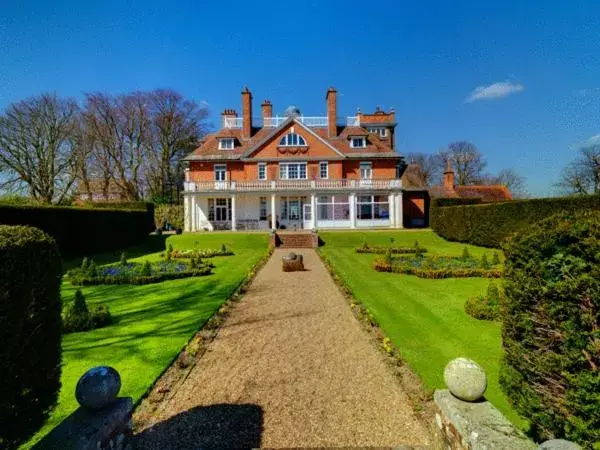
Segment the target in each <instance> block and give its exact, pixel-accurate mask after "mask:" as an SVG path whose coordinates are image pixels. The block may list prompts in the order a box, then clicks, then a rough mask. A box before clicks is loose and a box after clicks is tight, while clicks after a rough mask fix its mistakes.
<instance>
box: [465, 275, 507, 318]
mask: <svg viewBox="0 0 600 450" xmlns="http://www.w3.org/2000/svg"><path fill="white" fill-rule="evenodd" d="M465 312H466V313H467V314H468V315H470V316H471V317H474V318H475V319H479V320H498V319H499V315H500V291H499V289H498V286H496V284H495V283H490V284H489V285H488V290H487V294H486V295H485V296H483V295H478V296H476V297H471V298H469V299H468V300H467V301H466V302H465Z"/></svg>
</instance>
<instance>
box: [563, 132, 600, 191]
mask: <svg viewBox="0 0 600 450" xmlns="http://www.w3.org/2000/svg"><path fill="white" fill-rule="evenodd" d="M555 186H556V187H557V188H558V189H559V190H560V191H561V192H563V193H565V194H569V195H571V194H581V195H586V194H598V193H600V144H593V145H588V146H586V147H582V148H581V149H579V154H578V156H577V158H576V159H575V160H574V161H573V162H571V163H569V165H567V167H566V168H565V169H564V170H563V173H562V176H561V177H560V179H559V181H558V182H557V183H556V185H555Z"/></svg>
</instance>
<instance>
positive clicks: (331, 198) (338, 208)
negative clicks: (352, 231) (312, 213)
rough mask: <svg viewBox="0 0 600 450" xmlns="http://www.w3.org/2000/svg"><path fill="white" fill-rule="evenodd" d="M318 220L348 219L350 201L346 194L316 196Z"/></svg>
mask: <svg viewBox="0 0 600 450" xmlns="http://www.w3.org/2000/svg"><path fill="white" fill-rule="evenodd" d="M317 219H318V220H348V219H350V203H349V202H348V196H347V195H320V196H319V197H317Z"/></svg>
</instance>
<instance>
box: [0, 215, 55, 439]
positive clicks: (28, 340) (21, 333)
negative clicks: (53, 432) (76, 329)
mask: <svg viewBox="0 0 600 450" xmlns="http://www.w3.org/2000/svg"><path fill="white" fill-rule="evenodd" d="M60 281H61V260H60V254H59V252H58V248H57V246H56V242H55V241H54V239H52V238H51V237H50V236H48V235H47V234H45V233H44V232H42V231H41V230H38V229H37V228H31V227H25V226H6V225H0V386H1V389H2V394H1V395H0V424H1V425H0V448H15V447H17V446H18V445H19V444H20V443H22V442H23V441H25V440H26V439H27V438H28V437H30V436H31V435H32V434H33V433H34V432H35V431H37V430H38V429H39V428H40V426H41V425H42V424H43V423H44V420H45V418H46V416H47V414H48V412H49V410H50V409H51V408H52V407H53V406H54V404H55V403H56V399H57V396H58V391H59V388H60V360H61V350H60V339H61V327H62V324H61V318H60V313H61V303H60Z"/></svg>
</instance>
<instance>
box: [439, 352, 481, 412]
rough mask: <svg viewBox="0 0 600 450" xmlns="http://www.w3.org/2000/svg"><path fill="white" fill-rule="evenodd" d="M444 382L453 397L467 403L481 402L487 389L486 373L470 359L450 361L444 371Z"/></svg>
mask: <svg viewBox="0 0 600 450" xmlns="http://www.w3.org/2000/svg"><path fill="white" fill-rule="evenodd" d="M444 382H445V383H446V386H447V387H448V390H449V391H450V392H451V393H452V395H454V396H455V397H457V398H459V399H461V400H464V401H466V402H474V401H477V400H479V399H480V398H481V397H483V394H484V392H485V389H486V388H487V376H486V375H485V371H484V370H483V368H482V367H481V366H480V365H479V364H477V363H476V362H475V361H473V360H472V359H468V358H456V359H453V360H452V361H450V362H449V363H448V364H447V365H446V368H445V369H444Z"/></svg>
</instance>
